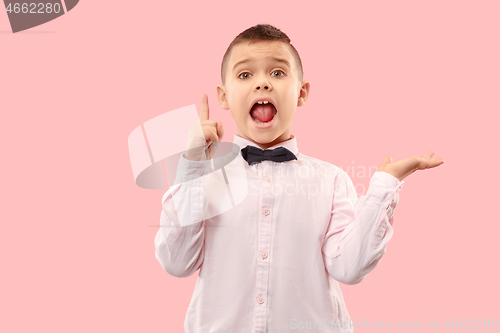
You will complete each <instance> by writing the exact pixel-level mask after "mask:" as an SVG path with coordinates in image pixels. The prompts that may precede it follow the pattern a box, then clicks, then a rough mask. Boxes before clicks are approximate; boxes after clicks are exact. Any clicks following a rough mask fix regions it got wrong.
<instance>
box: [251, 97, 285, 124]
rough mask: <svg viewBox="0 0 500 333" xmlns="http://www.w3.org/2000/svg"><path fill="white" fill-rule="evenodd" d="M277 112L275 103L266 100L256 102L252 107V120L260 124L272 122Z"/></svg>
mask: <svg viewBox="0 0 500 333" xmlns="http://www.w3.org/2000/svg"><path fill="white" fill-rule="evenodd" d="M277 113H278V110H277V109H276V107H275V106H274V104H273V103H271V102H270V101H266V100H264V101H258V102H256V103H255V104H254V105H253V106H252V108H251V109H250V116H251V117H252V120H253V121H254V122H255V123H256V124H259V125H265V124H270V123H271V122H272V121H273V120H274V118H275V117H276V114H277Z"/></svg>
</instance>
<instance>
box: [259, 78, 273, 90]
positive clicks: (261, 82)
mask: <svg viewBox="0 0 500 333" xmlns="http://www.w3.org/2000/svg"><path fill="white" fill-rule="evenodd" d="M261 89H262V90H272V89H273V87H272V86H271V84H270V83H269V81H268V80H267V79H265V78H259V80H257V82H256V83H255V86H254V90H256V91H259V90H261Z"/></svg>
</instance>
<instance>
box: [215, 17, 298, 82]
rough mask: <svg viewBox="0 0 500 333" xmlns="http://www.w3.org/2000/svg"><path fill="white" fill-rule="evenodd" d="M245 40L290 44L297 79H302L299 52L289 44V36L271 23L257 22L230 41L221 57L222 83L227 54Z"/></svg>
mask: <svg viewBox="0 0 500 333" xmlns="http://www.w3.org/2000/svg"><path fill="white" fill-rule="evenodd" d="M245 41H250V42H252V41H281V42H283V43H285V44H288V45H290V50H291V51H292V55H293V57H294V58H295V63H296V64H297V69H298V74H299V80H300V81H302V78H303V76H304V72H303V70H302V61H301V60H300V56H299V53H298V52H297V50H296V49H295V47H293V45H292V44H290V38H288V36H287V35H286V34H285V33H284V32H282V31H281V30H279V29H278V28H276V27H273V26H272V25H269V24H257V25H255V26H253V27H251V28H248V29H247V30H245V31H243V32H242V33H240V34H239V35H238V36H236V38H235V39H234V40H233V41H232V42H231V44H230V45H229V47H228V48H227V50H226V53H225V54H224V58H222V64H221V79H222V84H224V82H225V78H226V70H227V63H228V61H229V56H230V54H231V50H232V49H233V47H234V46H235V45H236V44H239V43H242V42H245Z"/></svg>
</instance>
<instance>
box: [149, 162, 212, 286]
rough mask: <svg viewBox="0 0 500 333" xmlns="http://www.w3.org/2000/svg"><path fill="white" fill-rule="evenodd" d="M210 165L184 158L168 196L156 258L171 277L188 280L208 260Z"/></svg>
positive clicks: (156, 246)
mask: <svg viewBox="0 0 500 333" xmlns="http://www.w3.org/2000/svg"><path fill="white" fill-rule="evenodd" d="M207 167H208V164H207V163H206V162H205V161H189V160H187V159H185V158H184V156H182V157H181V158H180V160H179V166H178V168H177V176H176V181H175V184H174V185H172V186H171V187H170V188H169V189H168V191H167V192H166V193H165V194H164V196H163V199H162V207H163V210H162V212H161V216H160V229H159V230H158V232H157V233H156V236H155V240H154V243H155V257H156V259H157V260H158V261H159V262H160V265H161V266H162V268H163V269H164V270H165V271H166V272H167V273H168V274H170V275H172V276H176V277H187V276H190V275H192V274H193V273H194V272H195V271H196V270H198V268H200V266H201V264H202V262H203V258H204V247H203V244H204V240H205V221H204V218H203V213H204V207H205V197H206V194H205V191H204V187H203V185H204V180H205V177H204V176H203V175H204V174H206V170H207V169H206V168H207Z"/></svg>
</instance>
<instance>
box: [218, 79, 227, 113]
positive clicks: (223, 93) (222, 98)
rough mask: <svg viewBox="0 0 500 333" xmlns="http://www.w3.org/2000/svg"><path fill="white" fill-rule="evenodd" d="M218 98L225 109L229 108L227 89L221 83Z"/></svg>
mask: <svg viewBox="0 0 500 333" xmlns="http://www.w3.org/2000/svg"><path fill="white" fill-rule="evenodd" d="M217 99H218V100H219V104H220V106H221V107H222V108H223V109H224V110H229V104H228V102H227V95H226V89H225V88H224V86H221V85H218V86H217Z"/></svg>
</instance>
